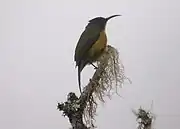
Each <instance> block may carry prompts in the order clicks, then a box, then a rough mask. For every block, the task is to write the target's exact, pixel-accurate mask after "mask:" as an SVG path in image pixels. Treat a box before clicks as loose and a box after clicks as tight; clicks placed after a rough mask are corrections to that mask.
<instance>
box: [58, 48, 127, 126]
mask: <svg viewBox="0 0 180 129" xmlns="http://www.w3.org/2000/svg"><path fill="white" fill-rule="evenodd" d="M97 64H98V68H97V69H96V71H95V73H94V75H93V77H92V79H90V81H89V83H88V85H87V86H86V87H84V89H83V92H82V94H81V95H80V97H79V98H78V97H77V96H76V95H75V93H73V92H70V93H69V94H68V96H67V101H66V102H64V103H58V106H57V108H58V109H59V111H63V114H64V116H67V117H68V118H69V122H70V123H71V125H72V128H73V129H89V127H87V125H88V124H89V123H90V127H94V125H93V119H94V115H95V113H96V108H97V103H96V101H95V100H97V99H95V98H98V99H99V100H100V101H102V102H104V99H103V98H104V97H105V96H108V95H107V94H109V92H110V91H112V90H113V89H115V90H116V93H117V87H119V86H120V87H121V86H122V84H123V82H124V79H127V78H126V77H125V76H124V67H123V65H122V63H120V62H119V55H118V52H117V50H116V49H115V48H113V47H111V46H107V49H106V51H105V52H104V53H103V54H102V55H101V57H100V58H99V59H98V61H97ZM114 82H115V86H114V87H113V84H114ZM83 117H84V119H85V122H86V124H84V122H83Z"/></svg>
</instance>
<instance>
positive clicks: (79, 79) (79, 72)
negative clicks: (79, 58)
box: [78, 65, 82, 93]
mask: <svg viewBox="0 0 180 129" xmlns="http://www.w3.org/2000/svg"><path fill="white" fill-rule="evenodd" d="M78 83H79V91H80V93H82V91H81V65H79V66H78Z"/></svg>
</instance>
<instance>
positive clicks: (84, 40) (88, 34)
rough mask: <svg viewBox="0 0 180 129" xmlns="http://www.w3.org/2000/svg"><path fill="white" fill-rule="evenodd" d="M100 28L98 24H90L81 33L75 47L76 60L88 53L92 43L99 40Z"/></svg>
mask: <svg viewBox="0 0 180 129" xmlns="http://www.w3.org/2000/svg"><path fill="white" fill-rule="evenodd" d="M99 36H100V29H99V28H98V26H96V25H89V26H87V27H86V29H85V30H84V32H83V33H82V34H81V36H80V39H79V41H78V43H77V46H76V49H75V57H74V58H75V61H76V63H78V62H79V61H81V60H82V58H83V57H84V56H85V55H86V54H87V52H88V51H89V49H90V48H91V47H92V45H93V44H94V43H95V42H96V41H97V40H98V38H99Z"/></svg>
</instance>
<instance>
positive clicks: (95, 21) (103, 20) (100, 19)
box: [89, 15, 121, 29]
mask: <svg viewBox="0 0 180 129" xmlns="http://www.w3.org/2000/svg"><path fill="white" fill-rule="evenodd" d="M117 16H121V15H112V16H110V17H107V18H104V17H96V18H93V19H91V20H89V24H96V25H98V26H99V27H100V28H101V29H105V26H106V23H107V21H109V19H111V18H113V17H117Z"/></svg>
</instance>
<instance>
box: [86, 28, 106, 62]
mask: <svg viewBox="0 0 180 129" xmlns="http://www.w3.org/2000/svg"><path fill="white" fill-rule="evenodd" d="M106 45H107V36H106V33H105V31H102V32H100V36H99V38H98V40H97V41H96V42H95V43H94V44H93V46H92V47H91V49H90V50H89V55H90V57H92V58H94V59H96V58H98V57H99V56H100V55H101V54H102V53H103V51H104V50H105V48H106Z"/></svg>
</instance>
